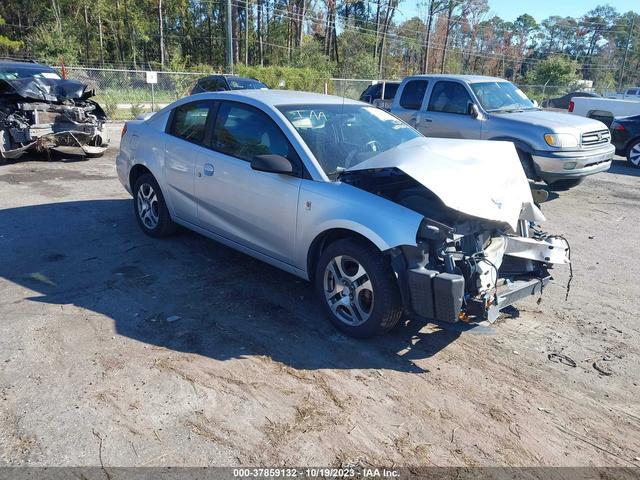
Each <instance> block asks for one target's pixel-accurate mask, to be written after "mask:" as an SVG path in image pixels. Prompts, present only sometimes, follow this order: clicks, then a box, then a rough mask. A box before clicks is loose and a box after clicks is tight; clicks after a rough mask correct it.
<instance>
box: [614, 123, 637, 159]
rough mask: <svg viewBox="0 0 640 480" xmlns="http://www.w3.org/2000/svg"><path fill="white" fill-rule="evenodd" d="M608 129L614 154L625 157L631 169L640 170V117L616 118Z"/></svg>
mask: <svg viewBox="0 0 640 480" xmlns="http://www.w3.org/2000/svg"><path fill="white" fill-rule="evenodd" d="M609 128H610V129H611V143H613V144H614V145H615V147H616V153H617V154H618V155H622V156H625V157H627V161H628V162H629V164H630V165H632V166H633V167H636V168H640V115H634V116H633V117H618V118H616V119H614V120H613V123H612V124H611V127H609Z"/></svg>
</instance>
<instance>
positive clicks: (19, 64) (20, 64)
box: [0, 60, 53, 70]
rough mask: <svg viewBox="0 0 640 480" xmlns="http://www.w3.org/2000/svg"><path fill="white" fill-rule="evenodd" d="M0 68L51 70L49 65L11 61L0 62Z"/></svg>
mask: <svg viewBox="0 0 640 480" xmlns="http://www.w3.org/2000/svg"><path fill="white" fill-rule="evenodd" d="M0 67H8V68H13V67H40V68H49V69H51V70H53V68H51V67H50V66H49V65H43V64H42V63H37V62H16V61H13V60H0Z"/></svg>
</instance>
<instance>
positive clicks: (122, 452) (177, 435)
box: [0, 134, 640, 467]
mask: <svg viewBox="0 0 640 480" xmlns="http://www.w3.org/2000/svg"><path fill="white" fill-rule="evenodd" d="M115 136H116V137H117V134H116V135H115ZM117 146H118V145H117V138H116V139H115V142H114V143H113V147H112V148H110V149H109V151H108V152H107V154H106V155H105V156H104V157H103V158H101V159H92V160H88V161H77V162H72V161H69V160H62V161H51V162H48V161H46V160H44V159H39V158H30V159H26V160H24V161H20V162H13V163H9V164H4V165H0V320H1V321H0V465H2V464H4V465H27V464H29V465H68V466H71V465H74V466H77V465H80V466H85V465H91V466H96V465H99V464H100V457H102V461H103V463H104V464H105V465H111V466H163V465H227V466H229V465H330V466H339V465H347V464H362V465H368V464H374V465H376V464H377V465H380V464H384V465H392V464H393V465H441V466H445V465H446V466H448V465H457V466H460V465H463V466H477V465H504V466H524V465H527V466H532V465H536V466H537V465H545V466H546V465H554V466H559V465H563V466H578V465H579V466H593V465H596V466H623V467H630V466H633V465H636V466H640V405H639V403H638V400H637V399H638V396H639V395H640V386H639V382H640V368H638V365H639V362H638V360H639V355H638V353H639V345H640V342H639V340H640V322H639V320H638V313H637V312H638V311H639V310H640V288H639V286H638V285H639V282H638V278H640V262H639V261H638V256H639V254H640V251H639V248H638V238H639V237H640V227H639V224H638V220H639V215H638V211H639V203H640V190H639V189H638V182H640V178H639V176H640V170H633V169H631V168H629V167H627V166H625V165H624V162H623V161H621V160H618V161H616V162H615V164H614V166H613V167H612V169H611V171H610V172H608V173H605V174H600V175H597V176H595V177H591V178H589V179H587V180H586V181H585V182H584V183H583V184H581V185H580V186H578V187H576V188H574V189H572V190H570V191H568V192H561V193H560V194H559V196H556V197H555V198H553V199H552V200H551V201H550V202H548V203H546V204H545V205H544V206H543V211H544V212H545V214H546V215H547V217H548V221H547V222H546V224H545V225H544V227H545V229H546V230H548V231H550V232H555V233H559V234H564V235H566V236H567V237H568V239H569V241H570V242H571V246H572V258H573V261H574V264H573V269H574V278H573V282H572V283H571V292H570V295H569V298H568V300H567V301H565V285H566V283H567V280H568V270H567V269H565V268H558V269H557V270H556V271H555V276H556V282H555V283H553V284H551V285H550V286H548V287H547V288H546V289H545V292H544V295H543V297H542V301H541V302H540V303H538V302H537V301H536V300H537V299H535V298H532V299H529V300H527V301H524V302H521V303H520V304H519V315H513V316H511V317H509V318H505V319H502V320H501V321H499V322H498V323H497V324H495V325H494V326H492V327H490V328H483V329H476V330H471V331H468V332H465V333H462V334H460V333H456V332H453V331H451V330H442V329H439V328H438V327H436V326H435V325H431V324H427V325H424V324H416V323H413V322H410V323H408V324H407V325H405V326H403V327H401V328H399V329H396V330H395V331H394V332H392V333H391V334H389V335H387V336H384V337H380V338H377V339H375V340H369V341H356V340H352V339H349V338H345V337H343V336H342V335H340V334H338V333H336V331H335V330H334V329H333V328H332V327H331V326H330V325H329V323H328V322H327V321H326V320H325V319H324V318H323V317H322V315H321V312H320V310H319V308H318V306H317V305H316V303H315V302H314V299H313V298H312V295H311V289H310V287H309V285H308V284H306V283H305V282H303V281H300V280H299V279H296V278H295V277H292V276H290V275H288V274H285V273H283V272H280V271H278V270H276V269H274V268H272V267H269V266H267V265H265V264H263V263H261V262H259V261H257V260H253V259H251V258H249V257H247V256H244V255H242V254H239V253H236V252H234V251H232V250H230V249H228V248H226V247H223V246H221V245H219V244H217V243H215V242H213V241H210V240H208V239H205V238H203V237H201V236H199V235H197V234H194V233H189V232H183V233H181V234H180V235H178V236H176V237H174V238H171V239H167V240H154V239H151V238H149V237H146V236H144V235H143V234H142V232H141V231H140V229H139V228H138V226H137V225H136V223H135V219H134V217H133V213H132V205H131V200H130V198H129V197H128V195H127V194H126V192H125V191H124V190H123V189H122V187H121V186H120V184H119V183H118V181H117V179H116V173H115V169H114V157H115V152H116V151H117ZM172 317H173V318H172ZM564 356H566V357H564Z"/></svg>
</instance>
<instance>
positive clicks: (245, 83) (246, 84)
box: [227, 77, 268, 90]
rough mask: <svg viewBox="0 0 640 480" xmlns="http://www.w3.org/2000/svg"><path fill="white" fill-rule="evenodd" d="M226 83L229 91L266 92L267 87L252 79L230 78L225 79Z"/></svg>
mask: <svg viewBox="0 0 640 480" xmlns="http://www.w3.org/2000/svg"><path fill="white" fill-rule="evenodd" d="M227 83H228V84H229V88H231V90H263V89H264V90H266V89H267V88H268V87H267V86H266V85H265V84H264V83H262V82H259V81H258V80H254V79H253V78H232V77H227Z"/></svg>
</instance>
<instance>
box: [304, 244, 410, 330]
mask: <svg viewBox="0 0 640 480" xmlns="http://www.w3.org/2000/svg"><path fill="white" fill-rule="evenodd" d="M315 288H316V293H317V296H318V298H319V300H320V302H321V304H322V306H323V308H324V310H325V312H326V314H327V315H328V316H329V319H330V320H331V323H333V325H335V326H336V327H337V328H338V329H339V330H341V331H342V332H344V333H345V334H347V335H349V336H352V337H357V338H367V337H371V336H374V335H378V334H381V333H384V332H387V331H389V330H391V329H392V328H393V327H394V326H395V325H396V324H397V323H398V321H399V320H400V318H401V316H402V301H401V299H400V292H399V290H398V285H397V282H396V279H395V276H394V274H393V271H392V269H391V266H390V265H389V262H388V261H387V260H386V259H385V258H384V256H383V255H382V253H381V252H380V251H379V250H377V249H376V248H375V247H373V246H370V245H366V244H364V243H361V242H357V241H355V240H353V239H344V240H338V241H336V242H334V243H332V244H331V245H329V246H328V247H327V248H326V250H325V251H324V252H323V253H322V255H321V256H320V260H319V261H318V264H317V266H316V273H315Z"/></svg>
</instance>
